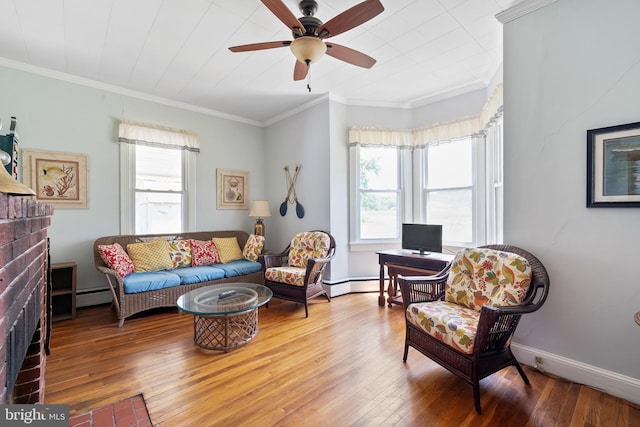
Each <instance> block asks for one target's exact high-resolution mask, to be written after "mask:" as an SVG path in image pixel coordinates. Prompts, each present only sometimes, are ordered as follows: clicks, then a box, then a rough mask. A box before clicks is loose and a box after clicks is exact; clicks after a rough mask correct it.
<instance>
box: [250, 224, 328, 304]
mask: <svg viewBox="0 0 640 427" xmlns="http://www.w3.org/2000/svg"><path fill="white" fill-rule="evenodd" d="M335 251H336V242H335V240H334V238H333V236H331V234H329V233H327V232H325V231H318V230H316V231H307V232H302V233H298V234H296V235H295V236H294V237H293V239H292V240H291V243H290V244H289V246H287V248H286V249H285V250H284V251H282V252H281V253H280V254H277V255H261V256H260V263H261V264H262V273H263V274H264V284H265V286H267V287H269V288H270V289H271V291H272V292H273V297H274V298H280V299H283V300H288V301H294V302H298V303H302V304H304V313H305V317H309V306H308V303H307V302H308V301H309V300H310V299H311V298H315V297H317V296H320V295H324V296H325V297H326V298H327V300H328V301H329V302H331V298H330V297H329V294H328V293H327V291H326V290H325V288H324V285H323V284H322V279H323V276H324V272H325V269H326V268H327V266H328V265H329V263H330V262H331V259H332V258H333V257H334V255H335ZM267 307H268V305H267Z"/></svg>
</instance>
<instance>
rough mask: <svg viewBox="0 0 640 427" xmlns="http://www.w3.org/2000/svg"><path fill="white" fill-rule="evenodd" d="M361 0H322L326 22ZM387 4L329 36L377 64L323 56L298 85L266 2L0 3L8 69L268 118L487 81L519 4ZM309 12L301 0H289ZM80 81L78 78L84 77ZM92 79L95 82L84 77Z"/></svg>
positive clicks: (3, 60) (481, 0) (423, 0)
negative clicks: (253, 47)
mask: <svg viewBox="0 0 640 427" xmlns="http://www.w3.org/2000/svg"><path fill="white" fill-rule="evenodd" d="M360 1H361V0H318V4H319V7H318V11H317V13H316V15H315V16H316V17H317V18H319V19H320V20H322V21H324V22H326V21H328V20H329V19H331V18H333V17H334V16H336V15H337V14H339V13H340V12H343V11H344V10H346V9H348V8H350V7H352V6H354V5H356V4H358V3H360ZM381 1H382V4H383V5H384V7H385V11H384V12H382V13H381V14H380V15H378V16H377V17H375V18H374V19H372V20H370V21H369V22H367V23H365V24H363V25H361V26H359V27H356V28H355V29H352V30H350V31H347V32H345V33H343V34H340V35H338V36H336V37H333V38H331V39H330V40H331V41H334V42H335V43H339V44H342V45H344V46H347V47H350V48H353V49H356V50H359V51H361V52H363V53H366V54H367V55H370V56H372V57H374V58H375V59H376V60H377V61H378V62H377V63H376V65H374V66H373V68H371V69H364V68H360V67H356V66H353V65H350V64H347V63H344V62H342V61H339V60H337V59H335V58H332V57H329V56H325V57H324V58H322V59H321V60H320V61H319V62H317V63H316V64H315V65H312V67H311V70H310V72H309V78H310V84H311V89H312V92H311V93H309V92H308V91H307V89H306V85H307V82H306V81H298V82H294V81H293V66H294V61H295V59H294V57H293V54H292V53H291V52H290V50H289V48H286V47H285V48H278V49H270V50H262V51H257V52H243V53H232V52H230V51H229V50H228V47H229V46H234V45H241V44H248V43H257V42H263V41H278V40H291V39H292V37H291V32H290V30H289V29H287V28H286V26H285V25H284V24H283V23H282V22H281V21H280V20H278V18H276V17H275V16H274V15H273V14H272V13H271V12H270V11H269V10H268V9H267V8H266V7H265V6H264V5H263V4H262V3H261V2H260V1H259V0H0V17H2V25H0V65H6V66H10V67H14V68H22V69H26V70H30V71H36V72H44V73H49V74H50V75H54V76H58V77H62V78H68V79H75V80H74V81H79V82H84V83H87V84H92V83H91V82H99V83H100V84H107V85H110V86H115V87H118V88H121V89H124V90H126V91H132V93H133V92H137V93H138V94H144V96H147V97H150V98H151V99H161V100H169V101H170V102H173V103H178V104H186V105H189V106H193V107H195V108H197V109H199V110H203V111H210V112H214V114H216V113H215V112H220V113H223V114H224V115H231V116H236V117H237V118H240V120H246V121H248V122H252V123H256V124H264V123H268V122H269V121H272V120H274V118H277V117H279V116H282V115H285V114H286V113H287V112H289V111H291V110H295V109H297V108H300V107H301V106H302V105H305V104H307V103H309V102H313V100H315V99H317V98H318V97H322V96H324V95H325V94H327V93H330V94H331V96H332V97H336V98H337V99H340V100H343V101H344V102H348V103H353V104H361V105H385V106H389V105H396V106H416V105H421V104H423V103H426V102H428V100H429V99H430V98H431V99H433V98H434V97H438V96H441V95H443V94H447V93H454V92H458V93H459V92H464V91H467V90H473V89H477V88H480V87H484V86H486V85H487V84H488V82H489V80H490V79H491V78H492V77H493V75H494V74H495V72H496V70H497V69H498V68H499V66H500V64H501V62H502V25H501V24H500V23H499V22H498V21H497V20H496V19H495V15H496V14H497V13H498V12H501V11H502V10H505V9H507V8H508V7H509V6H511V5H512V4H513V3H514V0H381ZM284 2H285V4H286V5H287V6H288V7H289V9H290V10H291V11H292V12H293V14H294V15H296V16H301V13H300V12H299V10H298V6H297V5H298V1H297V0H284ZM78 77H79V78H80V79H78ZM85 79H86V80H85Z"/></svg>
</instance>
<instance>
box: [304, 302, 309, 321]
mask: <svg viewBox="0 0 640 427" xmlns="http://www.w3.org/2000/svg"><path fill="white" fill-rule="evenodd" d="M304 317H309V305H308V302H307V301H306V300H305V301H304Z"/></svg>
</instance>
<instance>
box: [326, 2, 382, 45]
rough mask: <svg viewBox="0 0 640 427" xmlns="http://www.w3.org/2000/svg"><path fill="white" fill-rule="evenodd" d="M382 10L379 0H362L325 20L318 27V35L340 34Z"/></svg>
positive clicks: (327, 36) (331, 35)
mask: <svg viewBox="0 0 640 427" xmlns="http://www.w3.org/2000/svg"><path fill="white" fill-rule="evenodd" d="M383 10H384V6H382V3H380V0H366V1H363V2H362V3H360V4H357V5H355V6H353V7H352V8H351V9H347V10H345V11H344V12H342V13H341V14H339V15H337V16H335V17H333V18H332V19H330V20H329V21H327V22H325V23H324V25H322V27H320V28H319V29H318V37H320V38H321V39H326V38H329V37H333V36H336V35H338V34H342V33H344V32H345V31H348V30H350V29H352V28H354V27H357V26H358V25H361V24H364V23H365V22H367V21H368V20H370V19H372V18H374V17H376V16H378V15H379V14H380V13H382V11H383Z"/></svg>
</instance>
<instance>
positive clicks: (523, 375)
mask: <svg viewBox="0 0 640 427" xmlns="http://www.w3.org/2000/svg"><path fill="white" fill-rule="evenodd" d="M514 360H515V359H514ZM515 367H516V369H517V370H518V373H519V374H520V376H521V377H522V381H524V383H525V384H529V378H527V374H525V373H524V371H523V370H522V366H520V363H518V361H517V360H516V361H515Z"/></svg>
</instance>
